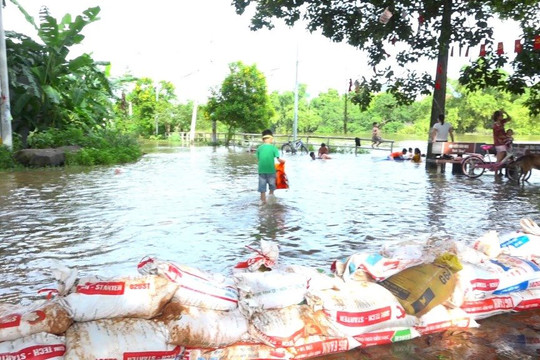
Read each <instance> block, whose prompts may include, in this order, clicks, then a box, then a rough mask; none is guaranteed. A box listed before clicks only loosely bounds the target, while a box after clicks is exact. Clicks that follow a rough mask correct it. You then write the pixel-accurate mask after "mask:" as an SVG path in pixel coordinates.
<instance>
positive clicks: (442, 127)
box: [431, 114, 454, 142]
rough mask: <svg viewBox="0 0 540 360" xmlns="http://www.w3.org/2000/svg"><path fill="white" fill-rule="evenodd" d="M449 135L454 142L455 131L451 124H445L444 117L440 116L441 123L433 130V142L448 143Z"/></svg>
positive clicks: (434, 126)
mask: <svg viewBox="0 0 540 360" xmlns="http://www.w3.org/2000/svg"><path fill="white" fill-rule="evenodd" d="M448 135H450V139H451V140H452V142H454V129H453V128H452V125H451V124H450V123H445V122H444V115H443V114H441V115H439V121H438V122H437V123H436V124H435V125H433V128H431V142H437V141H448Z"/></svg>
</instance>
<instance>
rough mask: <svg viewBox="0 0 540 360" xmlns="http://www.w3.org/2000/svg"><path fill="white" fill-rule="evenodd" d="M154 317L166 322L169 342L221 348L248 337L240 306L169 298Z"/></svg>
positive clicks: (245, 320)
mask: <svg viewBox="0 0 540 360" xmlns="http://www.w3.org/2000/svg"><path fill="white" fill-rule="evenodd" d="M156 320H158V321H163V322H164V323H165V325H166V326H167V329H168V331H169V340H168V342H169V343H171V344H175V345H182V346H188V347H197V348H221V347H225V346H228V345H231V344H233V343H237V342H241V341H243V342H246V341H249V340H251V338H250V336H249V334H248V320H247V319H246V318H245V317H244V316H243V315H242V313H241V312H240V310H239V309H234V310H228V311H224V310H212V309H203V308H197V307H194V306H182V305H181V304H180V303H178V302H176V301H172V302H170V303H169V304H167V305H166V306H165V308H164V309H163V314H162V315H161V316H160V317H158V318H156Z"/></svg>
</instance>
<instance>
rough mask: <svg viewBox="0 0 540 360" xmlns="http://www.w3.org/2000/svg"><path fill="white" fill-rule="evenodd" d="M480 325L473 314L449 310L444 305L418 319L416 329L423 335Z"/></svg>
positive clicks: (456, 309)
mask: <svg viewBox="0 0 540 360" xmlns="http://www.w3.org/2000/svg"><path fill="white" fill-rule="evenodd" d="M478 326H480V325H478V323H477V322H476V321H475V320H474V317H473V316H472V315H471V314H468V313H466V312H465V311H464V310H463V309H459V308H453V309H450V308H447V307H446V306H444V305H437V306H435V307H434V308H433V309H431V310H429V311H428V312H427V313H425V314H424V315H422V316H421V317H420V318H419V319H418V324H417V325H416V326H415V329H416V330H418V332H419V333H420V334H421V335H427V334H432V333H436V332H443V331H446V330H448V329H451V328H472V327H478Z"/></svg>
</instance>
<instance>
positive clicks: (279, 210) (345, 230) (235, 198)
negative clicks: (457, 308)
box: [0, 147, 540, 359]
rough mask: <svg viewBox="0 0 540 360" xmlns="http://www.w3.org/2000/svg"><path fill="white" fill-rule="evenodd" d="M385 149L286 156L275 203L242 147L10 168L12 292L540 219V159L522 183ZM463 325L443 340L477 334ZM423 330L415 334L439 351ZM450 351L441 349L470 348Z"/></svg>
mask: <svg viewBox="0 0 540 360" xmlns="http://www.w3.org/2000/svg"><path fill="white" fill-rule="evenodd" d="M384 155H385V154H384V153H374V154H367V155H359V156H357V157H355V156H354V155H352V154H336V155H334V158H333V159H332V160H328V161H323V160H316V161H312V160H310V159H309V157H307V156H306V157H298V156H297V157H290V158H287V164H286V170H287V173H288V176H289V181H290V189H289V190H278V191H277V192H276V195H277V196H276V199H275V200H274V201H272V202H271V203H269V204H267V205H266V206H260V204H259V201H258V193H257V192H256V185H257V175H256V161H255V159H254V156H253V154H251V153H247V152H245V151H244V150H242V149H226V148H217V149H214V148H211V147H197V148H186V147H161V148H154V149H152V151H151V152H149V154H147V155H145V156H144V157H143V159H142V160H140V161H139V162H137V163H135V164H129V165H125V166H120V167H99V168H92V169H43V170H25V171H16V172H9V173H2V174H0V229H1V232H0V254H1V256H2V262H0V274H2V276H1V278H0V301H10V302H23V303H24V302H25V301H31V300H33V299H34V298H36V292H37V290H39V289H41V288H44V287H48V286H50V285H52V284H53V279H52V275H51V273H50V270H51V269H52V268H54V267H55V266H57V265H58V264H62V265H67V266H70V267H76V268H77V269H78V270H79V272H80V273H81V274H82V275H103V276H114V275H136V274H137V273H136V264H137V263H138V261H139V260H140V259H141V258H143V257H144V256H146V255H152V256H156V257H158V258H163V259H168V260H174V261H176V262H178V263H182V264H186V265H192V266H196V267H199V268H201V269H204V270H208V271H215V272H221V273H228V272H229V271H230V269H231V267H232V266H233V265H234V264H236V262H237V261H240V260H244V259H245V258H246V257H249V256H251V253H250V251H249V250H247V249H246V247H245V246H246V245H250V246H255V247H257V246H258V242H259V240H261V239H265V240H275V241H278V242H279V244H280V262H282V263H291V264H304V265H309V266H317V267H323V268H328V267H329V265H330V263H331V262H332V261H333V260H335V259H342V258H344V257H346V256H348V255H351V254H352V253H354V252H357V251H361V250H366V249H375V250H376V249H379V247H380V246H381V245H382V244H389V243H390V244H391V243H396V242H399V241H404V240H413V239H414V240H427V239H432V240H433V239H435V240H436V241H441V242H446V241H451V240H458V241H471V240H473V239H475V238H477V237H479V236H481V235H483V234H484V233H485V232H486V231H488V230H497V231H501V232H504V231H511V230H515V229H517V228H518V226H519V220H520V219H521V218H523V217H531V218H533V219H535V220H536V221H537V222H539V223H540V172H538V171H537V172H535V173H533V176H532V177H531V179H530V180H529V183H527V184H525V185H522V186H519V185H515V184H512V183H509V182H508V181H507V180H506V179H497V178H494V177H493V174H492V173H487V174H486V175H484V176H482V177H481V178H479V179H476V180H471V179H468V178H466V177H462V176H455V175H452V173H451V168H448V169H447V171H446V173H443V174H440V173H433V172H426V170H425V167H424V164H421V165H415V164H411V163H398V162H390V161H385V160H382V158H383V156H384ZM520 316H521V315H520ZM526 316H527V315H525V317H526ZM531 318H533V319H536V320H535V323H534V324H533V325H531V326H533V327H535V326H536V331H538V326H539V325H538V324H539V322H538V317H536V318H534V317H533V316H532V315H531ZM510 319H513V318H512V317H510ZM496 327H497V326H496ZM501 327H502V325H500V326H499V327H497V329H499V330H500V328H501ZM474 331H477V330H474ZM474 331H472V332H471V333H472V334H473V335H470V336H472V338H473V339H476V338H478V339H481V336H480V335H479V336H478V337H476V336H475V335H474ZM478 331H480V330H478ZM518 333H519V331H518ZM463 334H464V333H461V335H459V336H457V335H456V336H457V337H455V338H454V337H453V336H449V335H445V336H449V337H450V340H451V341H447V340H445V339H446V338H444V337H443V338H442V340H441V341H442V342H443V343H444V345H448V346H450V347H452V346H454V345H452V346H451V343H452V341H454V342H456V344H460V346H476V345H471V340H470V338H467V337H469V335H467V336H465V335H463ZM464 337H465V338H467V339H466V340H463V341H462V340H460V339H463V338H464ZM434 338H436V337H434ZM422 341H425V339H424V338H422V339H421V340H413V341H411V342H406V344H407V345H405V346H413V347H414V348H415V349H418V348H420V349H427V348H426V346H425V344H423V345H422ZM435 343H436V342H435ZM473 343H474V341H473ZM415 344H420V345H415ZM402 346H404V345H403V344H395V345H394V346H392V347H389V348H391V349H393V350H392V351H394V350H395V349H396V348H395V347H402ZM416 346H418V347H416ZM431 346H434V345H431ZM435 346H436V347H437V345H435ZM456 346H457V345H456ZM479 349H481V348H479ZM414 351H417V350H414ZM451 351H453V350H450V353H449V355H444V356H446V357H431V358H436V359H445V358H446V359H454V358H455V359H458V358H460V357H452V355H451V354H452V352H451ZM421 352H422V351H421ZM358 354H360V353H358ZM444 354H446V353H444ZM456 354H459V353H458V352H456ZM362 356H363V355H362ZM366 356H367V355H366ZM392 356H398V357H397V358H398V359H410V358H413V357H410V356H409V355H403V356H402V357H399V356H401V355H399V354H398V355H395V354H394V355H392ZM426 356H427V355H426ZM524 356H525V355H524ZM337 358H339V357H336V359H337ZM368 358H369V357H368ZM371 358H385V357H371ZM418 358H422V357H418ZM426 358H428V357H426ZM502 358H504V357H502Z"/></svg>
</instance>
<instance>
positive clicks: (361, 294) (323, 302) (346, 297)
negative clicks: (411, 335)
mask: <svg viewBox="0 0 540 360" xmlns="http://www.w3.org/2000/svg"><path fill="white" fill-rule="evenodd" d="M347 285H348V286H347V287H346V288H343V289H340V290H319V291H317V290H310V291H308V293H307V295H306V299H307V303H308V305H310V306H311V307H312V308H313V309H314V310H320V309H322V310H323V311H324V313H325V314H326V316H327V317H328V318H329V319H330V320H331V321H332V322H333V324H335V326H336V327H337V328H338V329H339V330H340V331H342V332H343V334H345V335H348V336H355V335H359V334H363V333H366V332H371V331H375V330H379V329H384V328H395V327H412V326H414V325H415V324H416V323H417V318H416V317H415V316H412V315H408V314H406V313H405V310H404V309H403V306H402V305H401V304H400V303H399V301H398V300H397V299H396V297H395V296H394V295H393V294H392V293H391V292H390V291H388V290H387V289H385V288H384V287H383V286H381V285H379V284H376V283H370V282H363V283H356V282H348V283H347Z"/></svg>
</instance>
